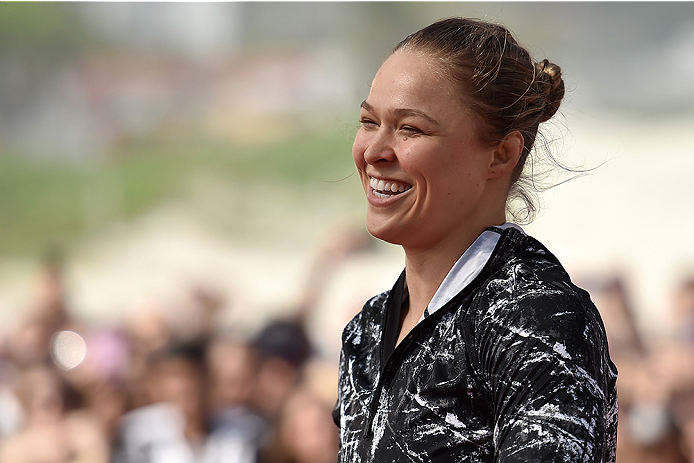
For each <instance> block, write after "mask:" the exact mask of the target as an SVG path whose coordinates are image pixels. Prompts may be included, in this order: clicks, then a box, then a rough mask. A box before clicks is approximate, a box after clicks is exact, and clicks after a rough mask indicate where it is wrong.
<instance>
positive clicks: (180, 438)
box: [0, 234, 694, 463]
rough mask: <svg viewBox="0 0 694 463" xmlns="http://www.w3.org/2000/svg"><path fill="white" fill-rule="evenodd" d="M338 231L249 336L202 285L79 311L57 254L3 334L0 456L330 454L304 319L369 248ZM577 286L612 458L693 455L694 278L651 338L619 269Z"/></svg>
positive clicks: (319, 458)
mask: <svg viewBox="0 0 694 463" xmlns="http://www.w3.org/2000/svg"><path fill="white" fill-rule="evenodd" d="M338 238H339V239H338V242H337V243H336V244H334V245H331V246H328V247H327V248H326V250H325V252H323V253H321V254H320V256H319V257H318V259H317V260H316V262H315V263H314V266H313V268H312V271H311V277H310V278H308V284H307V285H306V286H307V288H306V291H305V295H304V297H303V298H302V299H301V302H300V303H299V304H297V306H296V307H290V308H288V310H287V311H286V313H285V316H284V317H283V318H270V319H268V320H266V321H265V322H264V324H263V325H262V326H261V327H260V328H259V329H258V330H256V331H255V332H253V333H246V332H241V331H239V330H235V329H234V327H229V326H227V325H225V324H224V323H221V322H220V315H221V312H223V310H224V308H225V307H226V306H225V304H224V303H223V302H224V301H223V299H222V298H221V296H219V295H218V294H216V293H214V292H213V291H211V290H209V289H205V288H197V289H194V290H192V298H191V299H192V300H193V301H194V303H193V305H192V306H191V310H193V311H195V313H196V315H197V318H195V319H196V320H197V322H195V323H186V324H184V325H183V326H181V325H180V324H176V323H174V321H173V320H171V318H169V315H167V313H166V312H165V311H157V310H141V311H138V312H136V313H134V314H133V315H132V316H129V317H124V318H125V319H124V320H123V322H122V323H120V324H118V325H117V326H101V325H98V324H95V323H85V322H84V321H81V320H79V319H77V318H76V317H75V316H74V315H73V314H72V313H71V310H70V307H69V304H68V302H67V301H68V300H69V298H67V297H66V285H65V281H64V280H65V278H64V272H63V267H62V265H61V263H60V261H59V260H58V261H56V260H48V261H47V263H46V265H45V267H44V268H43V271H42V273H41V278H40V281H39V284H38V285H37V291H36V295H35V304H34V305H33V306H32V308H31V310H28V311H26V312H25V313H23V314H22V315H21V317H19V319H18V322H17V324H16V326H14V327H12V328H11V329H5V330H4V331H3V332H2V333H0V334H1V336H2V337H1V338H0V341H1V342H0V463H25V462H26V463H29V462H31V463H67V462H85V463H86V462H89V463H101V462H104V463H106V462H109V463H222V462H224V463H268V462H270V463H330V462H335V461H336V454H337V447H338V430H337V427H336V426H335V424H334V423H333V421H332V416H331V411H332V407H333V404H334V402H335V399H336V390H335V388H336V380H335V378H334V377H333V376H334V375H335V374H336V367H337V365H334V364H332V363H335V361H334V359H331V360H330V361H326V357H325V356H323V355H321V352H319V349H317V347H316V343H314V342H313V341H312V336H311V333H310V330H309V329H308V327H309V325H310V323H309V322H310V321H311V317H313V316H314V315H315V313H314V312H315V306H316V301H317V299H318V296H319V293H320V292H321V290H322V288H324V287H325V284H326V281H327V279H329V278H330V275H331V271H332V270H333V269H334V268H335V267H336V266H338V265H339V263H340V260H341V259H344V258H345V256H348V255H350V254H351V253H354V252H363V251H369V249H370V246H371V242H370V240H369V239H368V237H365V236H363V235H361V234H345V235H344V236H341V237H338ZM584 286H586V287H587V288H588V289H589V290H590V291H591V294H592V296H593V299H594V301H595V302H596V304H597V305H598V307H599V309H600V311H601V313H602V315H603V318H604V321H605V326H606V329H607V332H608V338H609V342H610V350H611V355H612V358H613V361H614V362H615V363H616V364H617V367H618V369H619V380H618V387H619V401H620V417H619V425H620V426H619V436H618V461H623V462H629V463H640V462H664V463H669V462H673V463H674V462H694V278H693V279H687V280H684V281H683V282H682V283H681V285H680V286H679V287H678V289H677V291H676V294H675V295H674V297H673V304H672V305H673V307H672V316H673V321H674V323H673V329H672V330H671V334H670V335H669V336H664V337H662V338H658V339H653V338H650V337H646V336H644V335H643V334H642V330H640V329H639V323H638V320H637V318H636V316H635V313H634V310H633V306H632V301H631V299H630V295H629V291H628V289H627V285H626V284H625V282H624V281H623V280H622V279H620V278H613V279H610V280H605V279H600V280H599V281H598V280H596V281H587V282H586V284H584ZM355 310H358V308H355ZM337 342H339V339H336V343H337Z"/></svg>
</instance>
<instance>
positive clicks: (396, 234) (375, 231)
mask: <svg viewBox="0 0 694 463" xmlns="http://www.w3.org/2000/svg"><path fill="white" fill-rule="evenodd" d="M366 230H367V231H368V232H369V233H370V234H371V236H373V237H374V238H377V239H379V240H381V241H385V242H386V243H390V244H402V241H403V240H402V231H399V230H396V229H395V227H390V226H388V224H386V223H383V222H382V221H380V220H379V221H374V220H369V218H368V217H367V219H366Z"/></svg>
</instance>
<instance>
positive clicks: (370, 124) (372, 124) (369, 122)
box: [359, 117, 378, 128]
mask: <svg viewBox="0 0 694 463" xmlns="http://www.w3.org/2000/svg"><path fill="white" fill-rule="evenodd" d="M359 123H360V124H361V125H362V126H363V127H366V128H370V127H378V124H377V123H376V122H374V121H373V120H371V119H369V118H367V117H362V118H361V119H359Z"/></svg>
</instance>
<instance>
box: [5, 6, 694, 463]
mask: <svg viewBox="0 0 694 463" xmlns="http://www.w3.org/2000/svg"><path fill="white" fill-rule="evenodd" d="M446 16H470V17H477V18H483V19H487V20H492V21H497V22H500V23H502V24H504V25H506V26H507V27H509V28H510V29H511V30H512V31H513V32H514V33H515V34H516V35H517V36H518V37H519V39H520V41H521V42H522V43H523V44H525V45H526V46H527V47H528V48H529V49H530V51H531V52H532V53H533V55H534V57H535V59H537V60H541V59H544V58H547V59H549V60H551V61H553V62H555V63H557V64H559V65H560V66H561V67H562V69H563V72H564V76H565V81H566V83H567V88H568V90H569V91H568V93H567V96H566V99H565V102H564V105H563V107H562V109H561V111H560V114H559V115H558V117H556V118H555V119H554V120H553V121H552V122H551V123H549V124H548V127H545V128H544V134H545V139H546V140H547V142H548V144H549V146H550V147H551V149H552V150H553V153H554V154H555V155H557V156H558V157H560V159H562V161H563V162H564V163H566V164H567V165H570V166H574V167H576V168H579V169H583V170H587V171H588V172H587V175H583V176H580V177H578V178H575V179H572V180H570V181H568V182H566V183H562V184H561V185H559V186H557V187H556V188H552V189H549V190H548V191H546V192H544V193H542V194H541V196H540V197H541V202H542V205H543V206H542V209H541V211H540V214H539V215H538V217H537V219H536V220H535V221H534V222H533V223H532V224H530V225H528V226H526V227H525V229H526V231H527V232H528V233H530V234H532V235H534V236H535V237H537V238H538V239H540V240H541V241H542V242H544V243H545V244H546V245H547V246H548V247H549V248H550V249H551V250H552V251H553V252H554V253H555V254H556V255H557V256H558V257H559V259H560V260H561V261H562V262H563V263H564V265H565V266H566V267H567V269H568V270H569V272H570V273H571V274H572V276H573V277H574V279H575V280H576V282H577V283H578V284H580V285H582V286H584V287H585V288H587V289H588V290H590V291H591V294H592V296H593V299H594V300H595V302H596V304H597V305H598V308H599V309H600V311H601V313H602V314H603V317H604V320H605V324H606V327H607V330H608V336H609V338H610V349H611V352H612V357H613V359H614V361H615V363H616V364H617V366H618V368H619V369H620V383H619V387H620V436H619V447H620V448H619V459H620V460H621V461H629V462H641V461H643V462H646V461H658V462H669V461H694V451H693V449H694V400H692V398H694V354H693V353H692V346H694V240H692V239H691V238H688V236H689V230H690V229H691V228H692V225H694V224H693V223H692V222H693V219H692V216H691V213H690V210H691V206H692V205H691V200H692V198H693V197H694V196H693V195H694V186H693V184H692V181H691V179H690V177H691V176H692V174H694V156H692V155H693V154H694V149H693V148H692V147H691V143H690V140H689V137H690V135H691V133H692V127H693V126H694V91H692V81H694V6H693V5H692V3H691V2H686V3H685V2H682V3H622V2H619V3H600V2H590V3H548V2H542V3H516V2H513V3H478V2H475V3H450V2H446V3H435V2H426V3H418V2H406V3H399V2H387V3H371V2H356V3H320V2H310V3H290V2H286V3H285V2H281V3H272V2H257V3H256V2H250V3H242V2H238V3H236V2H234V3H89V2H87V3H8V2H2V3H0V356H1V360H0V462H11V463H18V462H23V461H33V462H44V461H45V462H49V461H50V462H62V461H65V462H67V461H77V459H78V457H79V458H82V459H81V460H79V461H90V462H99V461H114V462H160V461H161V462H163V461H166V462H193V461H201V462H202V461H204V462H210V463H211V462H217V461H225V462H256V461H263V462H312V463H316V462H317V463H320V462H330V461H335V458H334V451H335V448H336V440H335V439H336V434H335V433H336V428H334V427H333V425H332V422H331V418H330V409H331V407H332V404H333V403H334V400H335V395H336V391H335V388H336V377H335V375H336V366H337V361H338V355H339V339H340V332H341V329H342V327H343V326H344V324H345V323H346V322H347V321H348V320H349V319H350V318H351V317H352V316H353V315H354V314H355V313H356V312H357V311H358V310H359V309H360V308H361V304H362V303H363V302H364V301H365V300H366V299H367V298H368V297H370V296H372V295H374V294H376V293H378V292H381V291H383V290H385V289H388V288H390V287H391V285H392V283H393V282H394V281H395V279H396V278H397V275H398V274H399V272H400V271H401V267H402V265H403V258H402V253H401V251H400V250H399V249H398V248H396V247H393V246H389V245H385V244H383V243H379V242H375V241H374V240H373V239H371V238H370V237H369V236H368V234H367V233H366V232H365V229H364V226H363V214H364V202H363V198H362V191H361V187H360V185H359V182H358V180H357V177H356V175H355V171H354V168H353V166H352V160H351V142H352V139H353V136H354V134H355V132H356V129H357V122H358V114H359V108H358V106H359V103H360V102H361V101H362V100H363V99H364V98H365V97H366V95H367V94H368V89H369V84H370V82H371V79H372V77H373V75H374V74H375V72H376V70H377V69H378V67H379V65H380V63H381V62H382V61H383V60H384V59H385V57H386V56H387V54H388V52H389V50H390V49H391V48H392V47H393V46H394V45H395V44H396V43H397V42H398V41H400V40H401V39H402V38H404V37H405V36H406V35H407V34H409V33H411V32H414V31H415V30H417V29H420V28H421V27H423V26H425V25H427V24H429V23H431V22H433V21H435V20H436V19H439V18H442V17H446ZM560 174H561V172H560ZM571 177H572V176H571V175H570V174H568V175H567V174H566V173H564V174H561V175H559V176H556V177H552V178H551V180H552V181H553V182H554V183H561V182H562V181H563V180H567V179H569V178H571ZM37 443H39V444H40V445H39V444H37Z"/></svg>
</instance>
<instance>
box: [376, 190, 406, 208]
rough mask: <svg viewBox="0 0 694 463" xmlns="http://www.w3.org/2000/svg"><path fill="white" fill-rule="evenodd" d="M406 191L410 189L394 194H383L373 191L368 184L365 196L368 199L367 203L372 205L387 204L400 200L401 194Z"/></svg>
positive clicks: (403, 194) (404, 193)
mask: <svg viewBox="0 0 694 463" xmlns="http://www.w3.org/2000/svg"><path fill="white" fill-rule="evenodd" d="M410 189H411V188H410ZM408 191H410V190H407V191H403V192H402V193H398V194H395V195H384V194H382V193H381V194H379V193H377V192H376V191H374V189H373V188H371V187H370V186H369V189H368V193H367V195H366V198H367V199H368V201H369V204H371V205H373V206H387V205H390V204H392V203H394V202H395V201H398V200H400V199H401V198H402V197H403V196H405V195H406V194H407V192H408Z"/></svg>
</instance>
